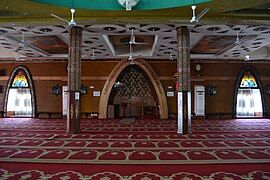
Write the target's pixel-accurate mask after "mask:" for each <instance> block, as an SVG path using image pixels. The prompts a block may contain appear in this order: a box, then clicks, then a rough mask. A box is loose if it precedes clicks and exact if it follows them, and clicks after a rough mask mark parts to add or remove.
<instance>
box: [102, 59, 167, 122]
mask: <svg viewBox="0 0 270 180" xmlns="http://www.w3.org/2000/svg"><path fill="white" fill-rule="evenodd" d="M134 63H135V64H136V65H138V66H139V67H140V68H141V69H142V70H143V71H144V72H145V73H146V74H147V76H148V77H149V79H150V81H151V83H152V85H153V87H154V89H155V91H156V94H157V98H158V104H159V106H160V118H162V119H167V118H168V105H167V99H166V96H165V92H164V89H163V87H162V84H161V82H160V81H159V79H158V76H157V75H156V73H155V71H154V70H153V68H152V67H151V66H150V65H149V64H148V63H147V62H146V61H145V60H143V59H137V60H136V61H135V62H134ZM129 65H130V61H127V60H122V61H120V62H119V63H118V64H117V65H116V66H115V67H114V69H113V70H112V72H111V74H110V75H109V78H108V79H107V81H106V83H105V85H104V87H103V89H102V92H101V96H100V102H99V118H107V107H108V101H109V96H110V93H111V90H112V88H113V85H114V82H115V81H116V79H117V77H118V76H119V75H120V73H121V72H122V71H123V70H124V69H125V68H126V67H127V66H129Z"/></svg>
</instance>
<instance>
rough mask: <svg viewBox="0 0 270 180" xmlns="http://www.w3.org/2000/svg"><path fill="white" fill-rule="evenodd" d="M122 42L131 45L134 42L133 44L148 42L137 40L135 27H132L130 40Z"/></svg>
mask: <svg viewBox="0 0 270 180" xmlns="http://www.w3.org/2000/svg"><path fill="white" fill-rule="evenodd" d="M120 44H126V45H131V44H132V45H140V44H147V43H144V42H138V41H136V36H135V35H134V29H133V28H132V29H131V35H130V38H129V41H127V42H121V43H120Z"/></svg>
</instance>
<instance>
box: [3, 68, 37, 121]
mask: <svg viewBox="0 0 270 180" xmlns="http://www.w3.org/2000/svg"><path fill="white" fill-rule="evenodd" d="M5 97H6V98H5V112H6V116H9V117H34V115H35V100H34V99H35V98H34V93H33V85H32V80H31V76H30V73H29V72H28V70H27V69H26V68H24V67H22V66H20V67H17V68H16V69H15V70H14V71H13V73H12V74H11V76H10V78H9V82H8V87H7V91H6V96H5Z"/></svg>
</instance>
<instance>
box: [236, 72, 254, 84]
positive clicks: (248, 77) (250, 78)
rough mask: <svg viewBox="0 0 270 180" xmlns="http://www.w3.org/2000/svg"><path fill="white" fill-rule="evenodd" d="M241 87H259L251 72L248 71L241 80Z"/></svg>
mask: <svg viewBox="0 0 270 180" xmlns="http://www.w3.org/2000/svg"><path fill="white" fill-rule="evenodd" d="M240 87H257V83H256V80H255V78H254V76H253V75H252V74H251V73H250V71H246V72H245V73H244V76H243V78H242V80H241V84H240Z"/></svg>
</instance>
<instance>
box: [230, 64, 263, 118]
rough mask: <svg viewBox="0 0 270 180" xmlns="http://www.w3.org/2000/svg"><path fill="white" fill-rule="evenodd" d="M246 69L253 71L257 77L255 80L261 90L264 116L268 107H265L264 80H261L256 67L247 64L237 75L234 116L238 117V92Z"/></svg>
mask: <svg viewBox="0 0 270 180" xmlns="http://www.w3.org/2000/svg"><path fill="white" fill-rule="evenodd" d="M246 71H250V72H251V73H252V75H253V76H254V77H255V80H256V82H257V86H258V89H259V90H260V93H261V100H262V109H263V117H265V116H266V114H265V113H266V109H265V103H264V93H263V89H262V87H263V86H262V82H261V79H260V76H259V74H258V73H257V71H256V70H255V68H253V67H251V66H245V67H243V69H242V70H241V71H240V73H239V74H238V77H237V81H236V84H235V88H234V97H233V117H234V118H237V117H236V106H237V94H238V88H239V87H240V83H241V80H242V78H243V75H244V73H245V72H246Z"/></svg>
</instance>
